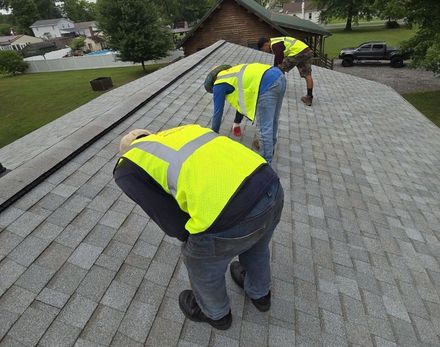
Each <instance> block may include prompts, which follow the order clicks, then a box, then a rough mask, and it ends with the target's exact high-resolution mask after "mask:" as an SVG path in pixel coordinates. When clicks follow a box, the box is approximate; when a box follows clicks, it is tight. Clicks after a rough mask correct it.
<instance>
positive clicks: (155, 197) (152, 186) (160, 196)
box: [113, 159, 190, 241]
mask: <svg viewBox="0 0 440 347" xmlns="http://www.w3.org/2000/svg"><path fill="white" fill-rule="evenodd" d="M113 176H114V179H115V182H116V184H117V185H118V186H119V187H120V188H121V189H122V191H123V192H124V193H125V194H126V195H127V196H128V197H129V198H130V199H131V200H133V201H134V202H135V203H136V204H138V205H139V206H140V207H141V208H142V209H143V210H144V211H145V213H146V214H147V215H148V216H150V217H151V219H152V220H153V221H154V222H156V224H157V225H158V226H159V228H161V229H162V230H163V231H164V232H165V233H166V234H167V235H168V236H171V237H176V238H178V239H179V240H180V241H186V239H187V238H188V236H189V233H188V231H187V230H186V229H185V225H186V222H188V220H189V218H190V216H189V215H188V214H187V213H185V212H184V211H182V210H181V209H180V207H179V205H178V204H177V201H176V200H175V199H174V198H173V197H172V196H171V195H170V194H168V193H166V192H165V191H164V190H163V188H162V187H161V186H160V185H159V184H157V183H156V181H154V180H153V178H151V176H150V175H148V174H147V173H146V172H145V171H144V170H142V169H141V168H139V167H138V166H137V165H135V164H134V163H132V162H131V161H130V160H128V159H123V160H122V162H121V163H120V164H119V165H118V166H117V167H116V168H115V170H114V173H113Z"/></svg>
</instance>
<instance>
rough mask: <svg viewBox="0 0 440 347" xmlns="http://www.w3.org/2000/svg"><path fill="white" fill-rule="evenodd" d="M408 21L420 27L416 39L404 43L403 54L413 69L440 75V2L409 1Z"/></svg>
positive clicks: (431, 0) (407, 2) (407, 7)
mask: <svg viewBox="0 0 440 347" xmlns="http://www.w3.org/2000/svg"><path fill="white" fill-rule="evenodd" d="M405 4H406V6H405V9H406V11H407V20H408V21H409V22H410V23H413V24H417V25H418V28H419V29H418V31H417V33H416V35H415V36H414V37H412V38H411V39H409V40H408V41H405V42H403V44H402V47H401V48H402V50H403V53H404V54H406V55H408V56H409V57H410V58H411V59H412V62H411V65H412V66H413V67H423V68H426V69H428V70H431V71H434V72H435V73H437V74H440V2H439V1H438V0H407V1H406V3H405Z"/></svg>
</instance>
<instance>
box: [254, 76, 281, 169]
mask: <svg viewBox="0 0 440 347" xmlns="http://www.w3.org/2000/svg"><path fill="white" fill-rule="evenodd" d="M285 92H286V77H284V75H281V76H280V77H279V78H278V79H277V80H276V81H275V82H274V83H273V84H272V85H271V86H270V88H269V89H268V90H267V91H266V92H264V93H263V94H261V95H260V96H259V98H258V103H257V114H256V119H257V123H258V125H259V132H260V140H261V150H260V154H261V156H262V157H263V158H264V159H266V160H267V162H268V163H269V165H271V164H272V158H273V154H274V151H275V145H276V143H277V133H278V122H279V119H280V112H281V106H282V104H283V98H284V93H285Z"/></svg>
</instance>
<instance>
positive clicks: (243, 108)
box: [217, 64, 249, 118]
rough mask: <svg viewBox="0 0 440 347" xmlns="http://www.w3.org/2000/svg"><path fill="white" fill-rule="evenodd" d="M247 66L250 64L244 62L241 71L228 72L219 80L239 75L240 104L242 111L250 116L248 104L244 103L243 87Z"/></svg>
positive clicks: (218, 79)
mask: <svg viewBox="0 0 440 347" xmlns="http://www.w3.org/2000/svg"><path fill="white" fill-rule="evenodd" d="M247 66H248V64H244V65H243V66H242V67H241V69H240V71H238V72H234V73H229V74H226V75H223V76H219V77H218V78H217V81H220V80H222V79H226V78H231V77H237V81H238V104H239V105H240V108H241V113H242V114H244V115H245V116H246V117H248V118H249V115H248V113H247V110H246V104H245V103H244V88H243V80H244V79H243V76H244V70H246V67H247Z"/></svg>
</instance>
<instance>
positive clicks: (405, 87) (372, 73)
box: [334, 59, 440, 94]
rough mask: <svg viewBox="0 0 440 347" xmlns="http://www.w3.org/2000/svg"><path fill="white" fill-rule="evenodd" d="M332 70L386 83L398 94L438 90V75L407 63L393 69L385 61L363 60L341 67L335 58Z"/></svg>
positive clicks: (439, 84) (439, 87) (439, 81)
mask: <svg viewBox="0 0 440 347" xmlns="http://www.w3.org/2000/svg"><path fill="white" fill-rule="evenodd" d="M334 70H335V71H340V72H343V73H347V74H350V75H353V76H358V77H362V78H365V79H368V80H371V81H376V82H380V83H383V84H386V85H388V86H390V87H392V88H394V89H395V90H396V91H397V92H398V93H400V94H405V93H413V92H424V91H430V90H440V78H439V77H435V76H434V74H433V73H432V72H430V71H425V70H421V69H410V68H409V67H408V66H407V65H406V66H404V67H403V68H400V69H394V68H392V67H390V66H389V64H387V63H385V62H384V63H377V62H364V63H358V64H355V65H354V66H352V67H343V66H342V65H341V60H340V59H336V60H335V65H334Z"/></svg>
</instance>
